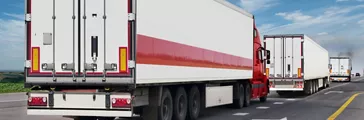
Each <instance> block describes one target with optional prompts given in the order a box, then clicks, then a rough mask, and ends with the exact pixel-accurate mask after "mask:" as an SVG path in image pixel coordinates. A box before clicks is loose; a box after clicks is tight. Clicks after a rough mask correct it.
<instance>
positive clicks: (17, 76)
mask: <svg viewBox="0 0 364 120" xmlns="http://www.w3.org/2000/svg"><path fill="white" fill-rule="evenodd" d="M27 91H30V89H28V88H24V74H23V73H20V72H2V73H0V94H1V93H14V92H27Z"/></svg>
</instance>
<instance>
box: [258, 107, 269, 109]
mask: <svg viewBox="0 0 364 120" xmlns="http://www.w3.org/2000/svg"><path fill="white" fill-rule="evenodd" d="M268 108H269V107H264V106H261V107H257V109H268Z"/></svg>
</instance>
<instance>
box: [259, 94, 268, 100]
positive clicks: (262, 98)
mask: <svg viewBox="0 0 364 120" xmlns="http://www.w3.org/2000/svg"><path fill="white" fill-rule="evenodd" d="M267 98H268V96H267V95H266V96H263V97H260V98H259V101H260V102H266V101H267Z"/></svg>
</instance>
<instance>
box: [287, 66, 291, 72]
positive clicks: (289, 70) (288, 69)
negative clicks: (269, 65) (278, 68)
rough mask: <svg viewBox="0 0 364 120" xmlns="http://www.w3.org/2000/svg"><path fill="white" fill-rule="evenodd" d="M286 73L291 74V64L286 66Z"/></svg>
mask: <svg viewBox="0 0 364 120" xmlns="http://www.w3.org/2000/svg"><path fill="white" fill-rule="evenodd" d="M287 71H288V72H291V64H288V65H287Z"/></svg>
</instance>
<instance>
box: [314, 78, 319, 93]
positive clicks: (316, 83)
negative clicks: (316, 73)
mask: <svg viewBox="0 0 364 120" xmlns="http://www.w3.org/2000/svg"><path fill="white" fill-rule="evenodd" d="M318 90H319V84H318V80H315V93H317V92H318Z"/></svg>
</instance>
